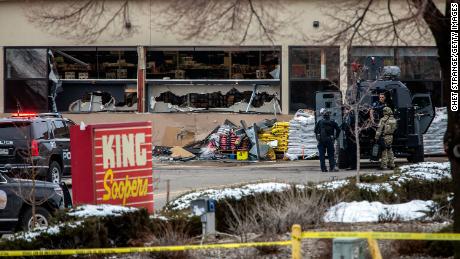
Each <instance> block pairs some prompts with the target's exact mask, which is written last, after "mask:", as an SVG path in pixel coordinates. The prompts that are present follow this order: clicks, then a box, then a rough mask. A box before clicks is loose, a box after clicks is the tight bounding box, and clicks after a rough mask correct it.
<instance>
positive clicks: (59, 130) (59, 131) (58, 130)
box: [53, 120, 70, 138]
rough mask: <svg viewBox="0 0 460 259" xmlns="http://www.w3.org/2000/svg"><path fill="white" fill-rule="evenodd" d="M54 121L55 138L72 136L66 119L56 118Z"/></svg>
mask: <svg viewBox="0 0 460 259" xmlns="http://www.w3.org/2000/svg"><path fill="white" fill-rule="evenodd" d="M53 123H54V137H55V138H70V134H69V130H68V129H67V127H66V126H65V124H64V121H61V120H55V121H53Z"/></svg>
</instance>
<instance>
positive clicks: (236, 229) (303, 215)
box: [225, 187, 331, 240]
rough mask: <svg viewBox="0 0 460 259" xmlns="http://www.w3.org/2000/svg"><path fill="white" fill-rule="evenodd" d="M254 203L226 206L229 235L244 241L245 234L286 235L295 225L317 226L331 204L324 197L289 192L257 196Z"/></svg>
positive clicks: (294, 189) (294, 191) (253, 199)
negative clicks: (239, 237)
mask: <svg viewBox="0 0 460 259" xmlns="http://www.w3.org/2000/svg"><path fill="white" fill-rule="evenodd" d="M251 200H252V202H250V203H249V202H247V200H246V201H244V202H243V203H239V204H238V203H233V204H231V203H230V202H226V203H225V205H226V207H227V208H226V210H225V211H227V212H229V213H227V217H226V223H227V226H228V228H229V230H230V232H233V233H235V234H236V235H239V236H241V238H242V239H243V240H245V234H246V233H263V235H265V236H273V235H277V234H284V233H286V232H289V231H290V228H291V226H292V225H293V224H300V225H302V226H303V227H304V228H306V227H307V226H311V225H317V224H319V223H320V222H321V221H322V217H323V215H324V212H325V211H326V209H327V208H329V207H330V205H331V204H330V203H329V202H327V201H325V199H324V195H321V194H318V193H317V192H311V191H308V190H299V189H296V188H294V187H293V188H291V189H290V190H287V191H284V192H279V193H269V194H262V195H257V196H254V197H253V198H252V199H251Z"/></svg>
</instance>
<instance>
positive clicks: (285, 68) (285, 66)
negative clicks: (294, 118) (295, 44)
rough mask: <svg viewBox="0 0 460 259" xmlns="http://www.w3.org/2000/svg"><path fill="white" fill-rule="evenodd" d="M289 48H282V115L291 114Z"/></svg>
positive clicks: (284, 46) (285, 45) (286, 46)
mask: <svg viewBox="0 0 460 259" xmlns="http://www.w3.org/2000/svg"><path fill="white" fill-rule="evenodd" d="M289 90H290V89H289V46H288V45H287V44H284V45H282V46H281V113H282V114H289V92H290V91H289Z"/></svg>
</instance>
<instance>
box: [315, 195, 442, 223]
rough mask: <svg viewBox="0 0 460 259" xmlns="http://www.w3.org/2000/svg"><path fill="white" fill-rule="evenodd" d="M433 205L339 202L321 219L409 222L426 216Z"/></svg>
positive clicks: (421, 203)
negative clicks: (382, 219) (383, 218)
mask: <svg viewBox="0 0 460 259" xmlns="http://www.w3.org/2000/svg"><path fill="white" fill-rule="evenodd" d="M434 205H435V202H433V201H421V200H413V201H410V202H407V203H401V204H392V205H387V204H382V203H381V202H368V201H361V202H356V201H354V202H341V203H339V204H337V205H335V206H333V207H331V208H330V209H329V210H328V211H327V212H326V214H325V215H324V217H323V220H324V221H325V222H342V223H354V222H378V221H379V217H385V219H388V217H391V218H393V219H397V220H402V221H409V220H416V219H421V218H423V217H425V216H426V214H425V211H429V210H430V208H431V207H433V206H434Z"/></svg>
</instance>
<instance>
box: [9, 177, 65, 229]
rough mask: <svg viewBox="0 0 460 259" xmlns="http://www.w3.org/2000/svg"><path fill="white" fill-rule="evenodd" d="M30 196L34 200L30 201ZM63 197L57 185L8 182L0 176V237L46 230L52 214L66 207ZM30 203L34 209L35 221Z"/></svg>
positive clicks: (25, 181)
mask: <svg viewBox="0 0 460 259" xmlns="http://www.w3.org/2000/svg"><path fill="white" fill-rule="evenodd" d="M32 192H33V193H34V196H35V200H32V199H31V197H34V196H32V195H31V194H32ZM64 196H65V192H63V189H62V188H61V187H60V186H59V185H58V184H55V183H50V182H44V181H34V182H32V181H31V180H24V179H15V178H10V177H8V176H7V175H6V174H5V173H2V172H0V234H4V233H10V232H14V231H16V230H21V229H22V230H31V229H33V227H47V226H48V225H49V218H50V216H51V214H52V213H53V212H55V211H56V210H59V209H63V208H64V207H65V206H66V204H65V199H64V198H65V197H64ZM32 202H34V203H35V205H36V206H35V220H33V216H32V215H33V213H32V207H31V205H30V204H32ZM70 206H71V205H70ZM34 221H35V222H34ZM34 223H35V225H34Z"/></svg>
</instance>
